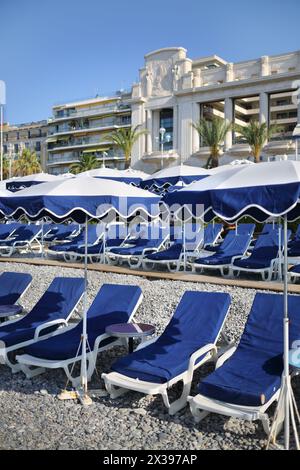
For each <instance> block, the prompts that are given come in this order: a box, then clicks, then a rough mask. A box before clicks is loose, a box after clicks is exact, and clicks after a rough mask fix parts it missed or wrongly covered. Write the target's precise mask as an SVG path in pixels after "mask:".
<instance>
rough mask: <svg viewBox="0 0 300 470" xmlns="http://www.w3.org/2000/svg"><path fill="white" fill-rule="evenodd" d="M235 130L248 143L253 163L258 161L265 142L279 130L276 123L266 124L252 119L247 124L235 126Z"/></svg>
mask: <svg viewBox="0 0 300 470" xmlns="http://www.w3.org/2000/svg"><path fill="white" fill-rule="evenodd" d="M235 131H236V132H238V133H239V134H240V135H241V136H242V137H244V139H245V140H246V142H247V144H249V145H250V147H251V150H252V154H253V157H254V160H255V163H259V162H260V154H261V151H262V149H263V147H264V145H265V143H266V142H267V141H268V140H269V139H270V137H271V136H272V135H273V134H274V133H275V132H279V131H280V127H279V126H277V125H276V124H273V125H271V126H268V125H267V123H266V122H263V123H259V122H258V121H255V120H252V121H250V122H249V124H248V125H247V126H239V125H236V126H235Z"/></svg>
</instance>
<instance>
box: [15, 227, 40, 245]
mask: <svg viewBox="0 0 300 470" xmlns="http://www.w3.org/2000/svg"><path fill="white" fill-rule="evenodd" d="M41 230H42V228H41V225H33V224H30V225H23V226H21V227H19V228H17V230H16V231H15V232H14V241H23V240H24V241H31V240H32V239H33V238H34V237H36V236H37V235H38V233H39V232H41Z"/></svg>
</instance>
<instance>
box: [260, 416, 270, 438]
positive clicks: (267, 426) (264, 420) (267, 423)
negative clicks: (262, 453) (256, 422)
mask: <svg viewBox="0 0 300 470" xmlns="http://www.w3.org/2000/svg"><path fill="white" fill-rule="evenodd" d="M260 419H261V422H262V425H263V429H264V431H265V433H266V434H267V436H268V435H269V434H270V420H269V416H268V415H267V413H264V414H262V415H261V416H260Z"/></svg>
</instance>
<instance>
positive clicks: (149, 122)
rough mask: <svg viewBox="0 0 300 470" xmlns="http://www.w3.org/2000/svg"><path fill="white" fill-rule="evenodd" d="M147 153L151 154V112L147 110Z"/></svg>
mask: <svg viewBox="0 0 300 470" xmlns="http://www.w3.org/2000/svg"><path fill="white" fill-rule="evenodd" d="M147 131H148V134H147V137H146V139H147V153H152V111H151V109H148V110H147Z"/></svg>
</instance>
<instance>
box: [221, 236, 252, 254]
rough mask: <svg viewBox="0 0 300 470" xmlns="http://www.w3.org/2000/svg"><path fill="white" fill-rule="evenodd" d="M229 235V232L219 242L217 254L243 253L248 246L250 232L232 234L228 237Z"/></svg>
mask: <svg viewBox="0 0 300 470" xmlns="http://www.w3.org/2000/svg"><path fill="white" fill-rule="evenodd" d="M229 235H230V232H229V234H228V235H226V237H225V240H224V241H223V243H222V244H221V246H220V248H219V250H218V254H222V255H226V256H229V255H232V256H234V255H239V254H241V255H242V254H244V253H245V251H246V250H247V248H248V246H249V243H250V240H251V235H250V234H246V235H235V234H234V236H231V237H229ZM227 237H228V238H227Z"/></svg>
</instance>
